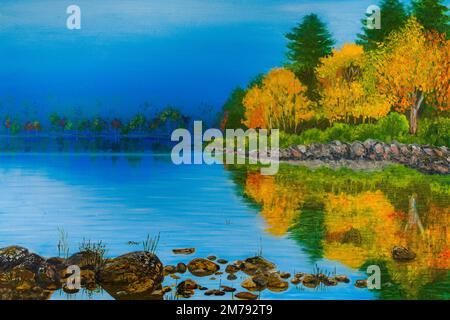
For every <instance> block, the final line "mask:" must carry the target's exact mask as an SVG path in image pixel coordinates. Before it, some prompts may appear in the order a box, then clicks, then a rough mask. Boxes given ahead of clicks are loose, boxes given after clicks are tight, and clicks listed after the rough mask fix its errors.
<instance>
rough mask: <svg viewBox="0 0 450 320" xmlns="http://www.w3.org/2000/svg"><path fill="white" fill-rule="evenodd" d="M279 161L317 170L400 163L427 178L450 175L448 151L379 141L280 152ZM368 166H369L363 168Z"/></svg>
mask: <svg viewBox="0 0 450 320" xmlns="http://www.w3.org/2000/svg"><path fill="white" fill-rule="evenodd" d="M279 159H280V161H284V162H290V163H299V164H302V163H303V164H308V163H310V164H313V165H316V166H320V165H328V166H332V167H333V166H334V167H339V166H348V167H356V168H358V167H359V168H362V169H364V167H368V168H370V167H374V168H376V167H383V166H386V165H389V164H391V163H398V164H402V165H405V166H407V167H409V168H413V169H416V170H418V171H420V172H423V173H427V174H449V173H450V150H449V148H447V147H445V146H442V147H433V146H428V145H424V146H421V145H417V144H402V143H398V142H396V141H394V142H392V143H384V142H381V141H377V140H366V141H365V142H359V141H355V142H352V143H346V142H340V141H333V142H331V143H328V144H320V143H312V144H309V145H295V146H291V147H289V148H285V149H280V151H279ZM364 162H366V163H367V165H364V164H361V163H364Z"/></svg>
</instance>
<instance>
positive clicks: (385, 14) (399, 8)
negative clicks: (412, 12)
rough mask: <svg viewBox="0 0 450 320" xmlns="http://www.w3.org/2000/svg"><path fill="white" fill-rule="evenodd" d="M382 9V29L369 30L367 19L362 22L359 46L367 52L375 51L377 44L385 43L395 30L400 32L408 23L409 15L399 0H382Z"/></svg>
mask: <svg viewBox="0 0 450 320" xmlns="http://www.w3.org/2000/svg"><path fill="white" fill-rule="evenodd" d="M379 6H380V9H381V29H369V28H368V27H367V19H363V20H361V22H362V24H363V33H362V34H358V35H357V37H358V38H359V40H357V41H356V43H357V44H359V45H362V46H363V47H364V49H365V50H371V49H375V48H376V47H377V43H379V42H383V41H384V40H385V39H386V37H387V36H388V35H389V34H390V33H391V32H392V31H394V30H398V29H399V28H400V27H402V26H403V24H404V23H405V22H406V20H407V18H408V15H407V13H406V10H405V7H404V6H403V4H402V2H400V1H399V0H382V1H381V2H380V5H379Z"/></svg>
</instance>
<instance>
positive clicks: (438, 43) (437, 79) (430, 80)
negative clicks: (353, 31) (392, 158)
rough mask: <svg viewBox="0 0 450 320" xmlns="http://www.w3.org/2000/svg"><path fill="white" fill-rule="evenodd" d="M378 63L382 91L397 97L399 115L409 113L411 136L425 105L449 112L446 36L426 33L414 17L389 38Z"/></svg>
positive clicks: (449, 58)
mask: <svg viewBox="0 0 450 320" xmlns="http://www.w3.org/2000/svg"><path fill="white" fill-rule="evenodd" d="M375 61H376V68H375V72H376V75H377V78H378V80H379V88H380V90H381V91H382V92H385V93H386V94H390V95H392V96H393V97H394V99H395V107H396V109H397V110H398V111H399V112H405V113H409V122H410V125H409V126H410V133H411V134H416V132H417V117H418V114H419V111H420V109H421V108H422V106H423V104H424V102H427V103H429V104H430V105H434V106H436V107H437V108H439V109H441V110H449V108H450V107H449V96H450V42H449V41H447V40H446V39H445V35H444V34H438V33H437V32H427V31H425V30H424V28H423V27H422V26H421V25H420V24H419V23H418V22H417V20H416V18H414V17H412V18H410V19H409V20H408V22H407V24H406V25H405V26H404V27H403V28H402V29H400V30H399V31H397V32H394V33H392V34H391V35H390V36H389V38H388V41H387V42H386V43H385V44H384V45H383V46H382V48H381V50H380V52H378V54H377V56H376V60H375Z"/></svg>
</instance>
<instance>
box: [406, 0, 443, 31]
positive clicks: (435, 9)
mask: <svg viewBox="0 0 450 320" xmlns="http://www.w3.org/2000/svg"><path fill="white" fill-rule="evenodd" d="M442 2H443V1H440V0H415V1H413V2H412V13H413V14H414V15H415V16H416V18H417V20H418V21H419V22H420V23H421V24H422V25H423V26H424V27H425V29H428V30H436V31H438V32H440V33H447V39H448V38H449V36H450V27H449V22H450V17H449V16H448V14H447V12H448V10H449V8H448V7H447V6H445V5H444V4H443V3H442Z"/></svg>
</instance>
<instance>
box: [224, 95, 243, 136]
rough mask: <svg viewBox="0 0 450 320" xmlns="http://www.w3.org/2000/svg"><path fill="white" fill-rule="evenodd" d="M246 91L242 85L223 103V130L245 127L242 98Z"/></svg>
mask: <svg viewBox="0 0 450 320" xmlns="http://www.w3.org/2000/svg"><path fill="white" fill-rule="evenodd" d="M245 93H246V91H245V90H244V89H242V88H240V87H237V88H236V89H234V90H233V91H232V92H231V95H230V96H229V97H228V99H227V101H226V102H225V104H224V105H223V118H222V122H221V129H222V130H225V129H238V128H243V129H244V128H245V125H244V124H242V119H244V105H243V104H242V100H243V99H244V97H245Z"/></svg>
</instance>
